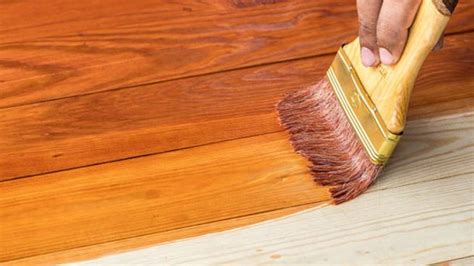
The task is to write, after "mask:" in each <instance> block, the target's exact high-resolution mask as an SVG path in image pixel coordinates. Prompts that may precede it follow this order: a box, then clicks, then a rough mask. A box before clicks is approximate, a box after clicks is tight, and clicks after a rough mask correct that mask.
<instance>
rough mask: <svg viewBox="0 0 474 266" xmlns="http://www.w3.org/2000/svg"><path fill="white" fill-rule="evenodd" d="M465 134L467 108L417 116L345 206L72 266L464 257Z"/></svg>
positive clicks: (468, 180) (471, 130)
mask: <svg viewBox="0 0 474 266" xmlns="http://www.w3.org/2000/svg"><path fill="white" fill-rule="evenodd" d="M473 134H474V113H471V114H466V115H462V116H457V117H444V118H442V119H429V120H424V121H415V122H414V123H411V124H409V125H408V129H407V135H406V139H405V142H403V143H401V144H400V148H401V149H399V150H397V154H396V157H395V158H394V162H393V163H392V164H391V165H390V166H389V168H388V169H387V171H386V172H385V173H384V175H383V176H382V177H381V178H380V179H379V181H378V182H377V184H376V185H374V186H373V187H372V188H371V189H370V190H369V191H368V192H367V193H365V194H363V195H362V196H361V197H359V198H357V199H355V200H353V201H350V202H348V203H347V204H342V205H338V206H329V207H328V206H326V207H321V206H320V207H316V208H315V209H310V210H307V211H304V212H301V213H298V214H295V215H292V216H290V217H285V218H280V219H277V220H273V221H268V222H264V223H261V224H258V225H254V226H250V227H247V228H242V229H236V230H233V231H228V232H224V233H217V234H210V235H206V236H201V237H196V238H192V239H188V240H183V241H176V242H172V243H169V244H165V245H161V246H157V247H152V248H148V249H143V250H137V251H133V252H128V253H124V254H120V255H113V256H108V257H104V258H100V259H97V260H92V261H89V262H85V263H79V264H78V265H89V264H90V265H108V264H114V263H128V264H135V265H147V264H150V263H152V262H154V263H161V264H167V265H176V264H195V265H222V264H225V265H260V264H272V263H284V264H288V265H297V264H305V265H310V264H314V263H325V264H337V263H343V264H347V263H349V264H354V263H356V264H363V263H376V264H392V263H401V264H428V263H433V262H439V261H445V260H449V259H450V258H453V257H454V258H462V257H466V256H472V255H474V250H473V235H474V199H473V197H472V195H473V193H474V182H473V181H474V180H473V177H474V166H473V164H472V161H473V159H474V145H473V144H474V140H473V139H472V136H473ZM429 147H436V148H434V149H431V148H429ZM448 162H449V163H448ZM402 169H403V170H402ZM341 254H343V255H341Z"/></svg>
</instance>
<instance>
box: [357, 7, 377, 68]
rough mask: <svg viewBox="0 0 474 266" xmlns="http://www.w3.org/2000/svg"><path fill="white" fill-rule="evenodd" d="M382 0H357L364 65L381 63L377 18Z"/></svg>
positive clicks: (361, 52)
mask: <svg viewBox="0 0 474 266" xmlns="http://www.w3.org/2000/svg"><path fill="white" fill-rule="evenodd" d="M381 6H382V0H357V14H358V17H359V41H360V47H361V50H360V55H361V60H362V64H364V66H367V67H370V66H376V65H378V64H379V62H380V61H379V56H378V47H377V32H376V27H377V18H378V16H379V12H380V7H381Z"/></svg>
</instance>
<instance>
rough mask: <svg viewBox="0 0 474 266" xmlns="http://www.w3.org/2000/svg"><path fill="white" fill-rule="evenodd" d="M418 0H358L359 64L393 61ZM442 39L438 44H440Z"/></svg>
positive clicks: (396, 58) (401, 50)
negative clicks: (360, 62)
mask: <svg viewBox="0 0 474 266" xmlns="http://www.w3.org/2000/svg"><path fill="white" fill-rule="evenodd" d="M420 3H421V0H357V13H358V16H359V40H360V45H361V58H362V64H363V65H365V66H367V67H371V66H377V65H378V64H380V63H382V64H384V65H393V64H395V63H396V62H397V61H398V59H399V58H400V56H401V55H402V52H403V49H404V47H405V43H406V41H407V37H408V30H409V28H410V26H411V25H412V23H413V20H414V18H415V15H416V12H417V10H418V7H419V6H420ZM440 45H441V42H439V44H438V45H437V46H440Z"/></svg>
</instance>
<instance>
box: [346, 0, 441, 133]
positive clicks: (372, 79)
mask: <svg viewBox="0 0 474 266" xmlns="http://www.w3.org/2000/svg"><path fill="white" fill-rule="evenodd" d="M449 18H450V17H449V16H447V15H444V14H442V13H441V12H440V11H438V9H437V8H436V6H435V5H434V4H433V2H432V0H423V1H422V3H421V5H420V8H419V10H418V13H417V15H416V18H415V21H414V23H413V25H412V27H411V28H410V33H409V36H408V40H407V44H406V47H405V50H404V52H403V54H402V56H401V58H400V60H399V61H398V63H397V64H395V65H394V66H386V65H382V64H381V65H379V66H378V67H365V66H363V65H362V62H361V59H360V43H359V40H358V39H356V40H354V41H353V42H351V43H350V44H348V45H346V46H344V50H345V51H346V53H347V54H348V56H349V57H350V60H351V62H352V63H353V65H354V67H355V70H356V72H357V74H358V76H359V78H360V80H361V82H362V84H363V85H364V87H365V89H366V90H367V92H368V94H369V95H370V97H371V98H372V101H373V102H374V104H375V106H376V107H377V109H378V111H379V113H380V115H381V116H382V119H383V120H384V121H385V124H386V125H387V127H388V129H389V130H390V131H391V132H392V133H395V134H399V133H401V132H402V131H403V129H404V127H405V120H406V116H407V111H408V104H409V101H410V95H411V91H412V88H413V85H414V83H415V80H416V77H417V75H418V72H419V71H420V69H421V66H422V65H423V63H424V61H425V59H426V57H427V56H428V54H429V53H430V52H431V51H432V49H433V47H434V46H435V44H436V43H437V41H438V40H439V38H440V37H441V35H442V33H443V31H444V29H445V27H446V25H447V23H448V21H449Z"/></svg>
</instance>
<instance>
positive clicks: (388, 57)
mask: <svg viewBox="0 0 474 266" xmlns="http://www.w3.org/2000/svg"><path fill="white" fill-rule="evenodd" d="M379 55H380V61H381V62H382V64H384V65H391V64H393V55H392V54H391V53H390V52H389V51H388V50H387V49H385V48H379Z"/></svg>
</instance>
